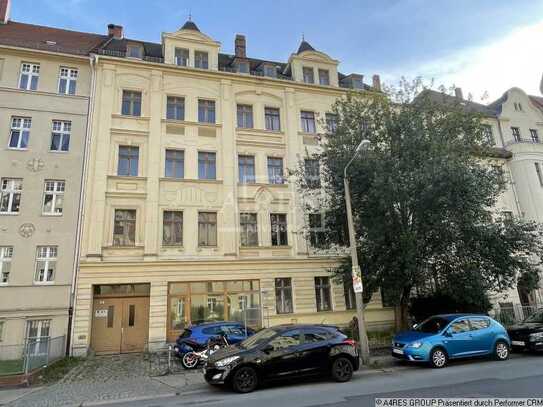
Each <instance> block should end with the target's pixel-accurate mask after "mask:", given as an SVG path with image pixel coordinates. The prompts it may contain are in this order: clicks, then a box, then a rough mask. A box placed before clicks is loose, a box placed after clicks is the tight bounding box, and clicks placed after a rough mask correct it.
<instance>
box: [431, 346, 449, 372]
mask: <svg viewBox="0 0 543 407" xmlns="http://www.w3.org/2000/svg"><path fill="white" fill-rule="evenodd" d="M447 362H448V357H447V352H445V350H444V349H443V348H435V349H434V350H432V353H430V365H431V366H432V367H433V368H436V369H441V368H442V367H445V366H447Z"/></svg>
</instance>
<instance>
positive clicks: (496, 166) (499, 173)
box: [492, 165, 505, 184]
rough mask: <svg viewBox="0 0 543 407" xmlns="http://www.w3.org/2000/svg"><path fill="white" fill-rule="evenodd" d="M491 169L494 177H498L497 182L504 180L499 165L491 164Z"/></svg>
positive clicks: (501, 168)
mask: <svg viewBox="0 0 543 407" xmlns="http://www.w3.org/2000/svg"><path fill="white" fill-rule="evenodd" d="M492 171H494V173H495V174H496V177H497V178H498V182H499V183H500V184H502V183H504V182H505V175H504V173H503V167H502V166H501V165H493V166H492Z"/></svg>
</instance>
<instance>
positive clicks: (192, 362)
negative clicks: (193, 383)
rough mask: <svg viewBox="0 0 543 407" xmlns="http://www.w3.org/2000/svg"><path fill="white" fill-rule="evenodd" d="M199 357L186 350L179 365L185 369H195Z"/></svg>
mask: <svg viewBox="0 0 543 407" xmlns="http://www.w3.org/2000/svg"><path fill="white" fill-rule="evenodd" d="M199 360H200V358H199V357H198V355H196V353H194V352H188V353H185V354H184V355H183V359H181V365H183V367H184V368H185V369H187V370H191V369H196V367H197V366H198V362H199Z"/></svg>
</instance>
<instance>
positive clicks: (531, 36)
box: [384, 20, 543, 103]
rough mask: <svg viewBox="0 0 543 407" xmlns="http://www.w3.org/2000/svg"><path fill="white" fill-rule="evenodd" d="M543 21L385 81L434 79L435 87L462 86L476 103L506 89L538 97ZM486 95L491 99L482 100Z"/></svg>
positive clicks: (394, 74)
mask: <svg viewBox="0 0 543 407" xmlns="http://www.w3.org/2000/svg"><path fill="white" fill-rule="evenodd" d="M542 40H543V20H542V21H540V22H539V23H537V24H534V25H530V26H525V27H521V28H517V29H516V30H514V31H512V32H510V33H509V34H508V35H506V36H505V37H502V38H496V40H495V41H493V42H491V43H489V44H486V45H483V46H478V47H469V48H464V49H462V50H460V51H457V52H455V53H452V54H450V55H447V56H445V57H443V58H440V59H436V60H433V61H427V62H423V63H422V64H421V65H419V66H413V67H408V68H407V69H406V70H404V71H403V72H401V71H400V70H397V71H395V72H389V73H388V74H386V75H384V79H385V80H389V81H392V82H395V81H396V80H397V79H398V78H399V77H400V76H402V75H403V76H406V77H411V78H412V77H415V76H422V77H423V78H424V79H426V80H430V79H434V80H435V84H437V85H441V84H443V85H445V86H446V87H449V86H451V85H455V86H459V87H461V88H462V90H463V91H464V96H467V95H468V94H470V93H471V94H472V95H473V100H474V101H479V102H484V103H489V102H491V101H493V100H495V99H497V98H499V97H500V96H501V95H502V94H503V93H504V92H505V91H506V90H507V89H509V88H511V87H514V86H516V87H519V88H521V89H523V90H524V91H526V92H527V93H530V94H536V95H538V94H539V82H540V80H541V75H542V74H543V52H541V51H542V49H541V43H542ZM485 93H486V94H487V95H488V97H487V98H486V99H484V98H483V95H485Z"/></svg>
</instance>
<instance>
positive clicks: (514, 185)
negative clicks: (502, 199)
mask: <svg viewBox="0 0 543 407" xmlns="http://www.w3.org/2000/svg"><path fill="white" fill-rule="evenodd" d="M498 131H499V133H500V140H501V142H502V146H503V147H504V148H505V141H504V138H503V129H502V123H501V121H500V119H499V118H498ZM507 173H508V174H509V180H510V182H511V190H512V191H513V196H514V197H515V205H516V207H517V213H518V214H519V215H520V217H521V218H524V214H523V213H522V209H521V207H520V201H519V199H518V193H517V186H516V183H515V180H514V178H513V172H512V171H511V166H510V165H508V166H507Z"/></svg>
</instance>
